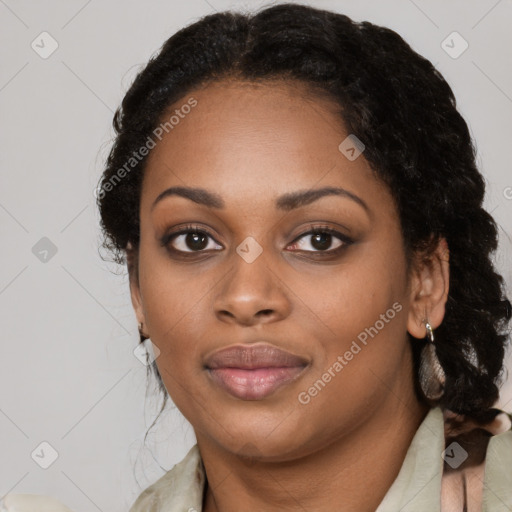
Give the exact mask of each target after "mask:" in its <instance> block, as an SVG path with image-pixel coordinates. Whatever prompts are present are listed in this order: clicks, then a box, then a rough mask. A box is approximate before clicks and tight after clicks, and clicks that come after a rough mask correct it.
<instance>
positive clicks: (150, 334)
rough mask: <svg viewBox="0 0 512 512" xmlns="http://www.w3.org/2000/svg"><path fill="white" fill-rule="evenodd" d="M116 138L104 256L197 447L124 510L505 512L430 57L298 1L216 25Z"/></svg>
mask: <svg viewBox="0 0 512 512" xmlns="http://www.w3.org/2000/svg"><path fill="white" fill-rule="evenodd" d="M114 126H115V129H116V132H117V137H116V140H115V143H114V145H113V148H112V151H111V153H110V155H109V158H108V162H107V167H106V169H105V172H104V174H103V176H102V179H101V184H100V188H99V192H98V204H99V209H100V212H101V222H102V228H103V230H104V233H105V235H106V239H105V246H106V247H107V248H109V249H110V250H112V251H113V254H114V256H115V258H116V261H118V262H119V263H126V264H127V267H128V271H129V277H130V291H131V298H132V303H133V306H134V310H135V314H136V316H137V320H138V322H139V328H140V333H141V342H143V341H144V340H145V339H147V338H150V339H151V342H152V343H153V345H154V346H155V347H157V348H158V350H159V355H158V357H157V358H156V360H155V362H154V363H153V369H154V371H155V372H156V375H157V377H158V379H159V382H160V384H161V389H162V391H163V392H164V393H165V398H167V393H168V394H169V396H170V397H171V398H172V400H173V402H174V403H175V404H176V406H177V407H178V408H179V410H180V411H181V412H182V413H183V415H184V416H185V417H186V418H187V420H188V421H189V422H190V423H191V425H192V426H193V428H194V431H195V434H196V438H197V445H195V446H194V447H193V448H192V449H191V450H190V452H189V454H188V455H187V456H186V458H185V459H184V460H183V461H182V462H181V463H180V464H178V465H177V466H175V467H174V468H173V469H171V470H170V471H169V472H167V473H166V474H165V475H164V476H163V477H162V478H161V479H159V480H158V481H157V482H155V484H154V485H152V486H150V487H149V488H148V489H146V490H145V491H144V492H143V493H142V494H141V495H140V496H139V498H138V499H137V500H136V502H135V503H134V504H133V506H132V508H131V509H130V511H131V512H142V511H145V512H146V511H164V510H165V511H168V512H178V511H179V512H182V511H194V510H197V511H200V510H202V511H205V512H214V511H218V512H225V511H232V510H247V511H253V510H265V511H278V510H279V511H281V510H290V511H291V510H319V511H320V510H321V511H334V510H336V511H338V510H346V511H358V512H361V511H368V512H370V511H375V510H377V511H378V512H396V511H397V510H402V511H414V512H422V511H425V512H427V511H428V512H435V511H439V510H442V511H443V512H446V511H450V512H451V511H462V510H469V511H476V510H488V511H506V510H512V474H511V472H510V467H509V465H510V464H511V463H512V431H510V420H509V418H508V417H507V415H505V414H499V413H500V411H499V410H497V409H494V408H493V405H494V404H495V402H496V400H497V398H498V393H499V391H498V385H499V384H500V382H501V380H502V373H503V358H504V347H505V344H506V340H507V324H508V320H509V319H510V316H511V307H510V302H509V301H508V300H507V298H506V297H505V294H504V291H503V279H502V277H501V276H500V275H499V274H498V273H497V271H496V269H495V268H494V266H493V263H492V261H491V256H492V254H493V252H494V251H495V249H496V246H497V230H496V225H495V222H494V221H493V219H492V217H491V216H490V215H489V214H488V213H487V212H486V211H485V210H484V209H483V208H482V202H483V197H484V181H483V178H482V176H481V174H480V173H479V171H478V169H477V167H476V164H475V150H474V147H473V145H472V141H471V138H470V135H469V132H468V127H467V125H466V123H465V122H464V120H463V118H462V117H461V115H460V114H459V112H458V111H457V109H456V104H455V99H454V97H453V94H452V91H451V89H450V87H449V86H448V84H447V83H446V82H445V80H444V79H443V78H442V77H441V75H440V74H439V72H438V71H437V70H435V69H434V67H433V66H432V64H431V63H430V62H429V61H428V60H426V59H424V58H422V57H421V56H419V55H418V54H416V53H415V52H414V51H413V50H412V49H411V48H410V47H409V46H408V45H407V44H406V43H405V42H404V41H403V39H402V38H401V37H400V36H398V35H397V34H396V33H395V32H393V31H391V30H389V29H387V28H383V27H379V26H376V25H373V24H371V23H368V22H361V23H357V22H353V21H352V20H350V19H349V18H348V17H346V16H343V15H340V14H335V13H331V12H328V11H322V10H318V9H314V8H310V7H306V6H300V5H293V4H285V5H279V6H275V7H270V8H268V9H265V10H262V11H261V12H259V13H257V14H255V15H252V16H245V15H242V14H234V13H227V12H226V13H217V14H214V15H210V16H206V17H205V18H203V19H201V20H200V21H198V22H197V23H194V24H193V25H191V26H189V27H187V28H185V29H183V30H181V31H180V32H178V33H177V34H175V35H174V36H172V37H171V38H170V39H169V40H168V41H167V42H166V43H165V44H164V45H163V47H162V49H161V51H160V53H159V54H158V55H157V56H155V57H154V58H153V59H152V60H151V61H150V62H149V63H148V65H147V66H146V67H145V69H144V70H142V71H141V72H140V73H139V75H138V76H137V78H136V79H135V81H134V83H133V85H132V86H131V88H130V90H129V91H128V93H127V94H126V96H125V98H124V100H123V102H122V106H121V107H120V109H119V110H118V111H117V113H116V115H115V119H114ZM164 403H165V402H164Z"/></svg>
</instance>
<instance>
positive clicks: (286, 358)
mask: <svg viewBox="0 0 512 512" xmlns="http://www.w3.org/2000/svg"><path fill="white" fill-rule="evenodd" d="M307 364H308V361H307V360H306V359H304V358H303V357H300V356H297V355H295V354H292V353H291V352H288V351H286V350H283V349H280V348H277V347H276V346H274V345H270V344H268V343H266V342H263V343H258V344H254V345H243V344H241V345H230V346H229V347H226V348H223V349H220V350H217V351H215V352H214V353H213V354H212V355H211V356H209V357H208V358H207V359H206V362H205V366H206V367H207V368H209V369H216V368H241V369H245V370H253V369H256V368H283V367H296V366H306V365H307Z"/></svg>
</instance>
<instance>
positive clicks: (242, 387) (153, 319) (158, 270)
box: [132, 82, 416, 460]
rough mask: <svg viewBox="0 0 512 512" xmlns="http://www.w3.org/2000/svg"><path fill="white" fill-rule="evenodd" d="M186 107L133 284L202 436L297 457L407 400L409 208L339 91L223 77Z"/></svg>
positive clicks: (177, 392) (150, 193)
mask: <svg viewBox="0 0 512 512" xmlns="http://www.w3.org/2000/svg"><path fill="white" fill-rule="evenodd" d="M190 98H193V100H191V99H190ZM194 100H195V102H197V103H195V102H194ZM187 102H188V103H187ZM185 104H189V105H192V104H194V105H195V106H193V108H182V106H183V105H185ZM176 109H177V110H178V112H175V111H176ZM187 112H188V113H187ZM174 113H176V115H177V116H178V117H179V121H178V122H176V119H177V118H176V119H174V121H173V124H172V129H170V128H169V126H170V125H168V126H167V131H168V133H166V131H165V130H163V135H164V136H163V137H161V138H162V140H161V141H159V142H157V145H156V147H155V148H154V149H152V150H151V153H150V155H149V157H148V162H147V168H146V174H145V177H144V183H143V189H142V198H141V205H140V222H141V224H140V234H141V237H140V248H139V256H138V258H139V259H138V264H139V278H138V282H136V281H135V280H132V299H133V302H134V306H135V309H136V312H137V316H138V320H139V321H143V322H144V331H145V333H146V334H148V335H149V336H150V337H151V340H152V342H153V343H154V344H155V345H156V346H157V347H158V348H159V349H160V351H161V354H160V356H159V357H158V358H157V360H156V362H157V364H158V368H159V371H160V373H161V376H162V378H163V381H164V383H165V386H166V388H167V390H168V392H169V394H170V396H171V398H172V400H173V401H174V403H175V404H176V405H177V407H178V408H179V409H180V410H181V412H182V413H183V414H184V416H185V417H186V418H187V419H188V420H189V421H190V423H191V424H192V425H193V427H194V429H195V431H196V434H197V436H198V439H205V440H206V439H207V440H209V442H213V443H215V444H216V445H217V446H219V447H221V448H223V449H225V450H228V451H229V452H231V453H238V454H242V455H244V454H245V455H254V454H259V455H261V456H262V457H269V458H270V457H272V458H273V459H275V460H278V459H281V460H286V459H292V458H294V457H298V456H300V455H303V454H305V453H308V452H313V451H315V450H317V449H319V448H320V447H322V446H326V445H328V444H329V443H331V442H332V441H333V440H334V439H337V438H340V437H342V436H344V435H349V434H350V433H351V432H352V431H353V430H354V429H355V428H357V427H358V426H359V425H361V424H362V423H363V422H365V421H367V420H368V419H369V418H370V417H373V416H375V415H378V414H384V411H388V413H392V412H393V411H397V410H398V409H400V408H401V407H404V403H405V402H407V401H408V400H410V399H411V397H412V396H413V395H412V386H413V377H412V363H411V355H410V348H409V343H408V340H407V336H406V332H407V327H408V319H409V317H410V316H411V315H412V308H411V298H410V297H411V284H410V283H409V281H408V279H407V272H406V261H405V254H404V246H403V240H402V236H401V232H400V224H399V218H398V216H397V211H396V209H395V206H394V202H393V200H392V197H391V195H390V193H389V191H388V190H387V188H386V187H385V186H384V185H383V184H382V182H380V181H379V180H377V179H376V178H375V176H374V174H373V173H372V171H371V169H370V167H369V165H368V163H367V161H366V160H365V158H364V152H363V153H362V154H361V155H360V156H357V155H358V151H357V147H355V146H354V143H353V142H352V141H351V140H350V139H348V140H347V136H348V135H349V133H347V132H346V131H345V129H344V127H343V126H342V123H341V122H340V119H339V115H337V114H336V112H335V106H334V105H333V104H331V103H329V102H328V100H326V99H319V98H316V97H314V96H312V95H308V94H307V93H306V91H305V90H304V89H302V88H301V86H299V85H290V84H289V85H276V84H275V83H273V84H271V83H267V84H264V85H262V84H260V85H258V86H256V85H254V84H241V83H235V82H231V83H228V82H224V83H217V84H213V85H209V86H207V87H206V88H204V89H200V90H196V91H193V92H192V93H190V94H189V95H187V96H186V97H185V98H184V99H183V100H182V101H181V102H178V103H176V104H175V105H173V107H172V112H170V114H169V116H167V117H170V116H171V114H174ZM161 131H162V130H161ZM158 133H160V132H158ZM340 144H341V146H340ZM340 148H341V149H340ZM351 148H352V149H351ZM174 187H178V189H175V192H174V193H173V192H172V190H170V189H173V188H174ZM166 191H167V192H166ZM165 192H166V193H165ZM312 229H316V230H317V231H318V233H316V234H315V233H313V234H312V233H311V230H312ZM326 230H327V231H326ZM184 232H185V233H184ZM187 232H188V234H187ZM415 321H416V320H415ZM224 349H227V351H226V350H224Z"/></svg>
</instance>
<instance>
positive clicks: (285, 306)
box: [214, 254, 291, 326]
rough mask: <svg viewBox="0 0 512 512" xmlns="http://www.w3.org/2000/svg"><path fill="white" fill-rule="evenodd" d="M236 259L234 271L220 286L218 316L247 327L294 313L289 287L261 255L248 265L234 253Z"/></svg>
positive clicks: (227, 321)
mask: <svg viewBox="0 0 512 512" xmlns="http://www.w3.org/2000/svg"><path fill="white" fill-rule="evenodd" d="M233 260H234V261H233V268H232V270H231V271H229V272H228V274H227V276H226V278H225V279H223V280H222V281H221V283H220V284H219V286H220V289H219V291H218V293H217V295H216V296H215V299H214V309H215V315H216V317H217V318H218V319H219V320H221V321H222V322H226V323H233V324H240V325H244V326H250V325H256V324H258V323H270V322H276V321H279V320H282V319H284V318H286V317H287V316H288V315H289V314H290V311H291V303H290V300H289V298H288V295H287V293H286V291H287V290H286V286H285V285H284V284H283V282H282V280H281V279H280V277H279V276H278V274H277V269H276V268H274V269H273V268H272V267H271V264H270V262H269V261H268V260H267V258H264V257H262V256H259V257H258V258H257V259H256V260H255V261H253V262H252V263H248V262H247V261H245V260H244V259H243V258H241V257H240V256H239V255H238V254H235V255H234V256H233ZM274 267H275V266H274Z"/></svg>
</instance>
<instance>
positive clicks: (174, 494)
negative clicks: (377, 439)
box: [129, 407, 512, 512]
mask: <svg viewBox="0 0 512 512" xmlns="http://www.w3.org/2000/svg"><path fill="white" fill-rule="evenodd" d="M444 449H445V434H444V419H443V412H442V410H441V409H440V408H439V407H435V408H433V409H431V410H430V411H429V412H428V414H427V415H426V416H425V418H424V420H423V422H422V423H421V425H420V426H419V428H418V430H417V432H416V434H415V436H414V438H413V440H412V442H411V444H410V446H409V449H408V451H407V454H406V456H405V459H404V462H403V464H402V467H401V469H400V472H399V473H398V476H397V477H396V479H395V481H394V482H393V484H392V485H391V487H390V488H389V490H388V492H387V493H386V496H384V499H383V500H382V502H381V503H380V505H379V507H378V508H377V510H376V512H398V511H400V512H441V477H442V473H443V464H444V459H443V452H444ZM453 456H454V457H457V456H460V454H458V453H457V452H455V454H453ZM204 485H205V472H204V467H203V464H202V462H201V456H200V454H199V450H198V447H197V445H194V446H193V447H192V448H191V449H190V451H189V452H188V454H187V456H186V457H185V458H184V459H183V460H182V461H181V462H180V463H179V464H177V465H176V466H174V468H173V469H171V470H170V471H168V472H167V473H166V474H165V475H164V476H162V477H161V478H160V479H159V480H157V481H156V482H155V483H154V484H153V485H151V486H150V487H148V488H147V489H146V490H145V491H144V492H143V493H142V494H141V495H140V496H139V497H138V498H137V500H136V501H135V503H134V504H133V506H132V507H131V508H130V511H129V512H164V511H165V512H201V511H202V500H203V491H204ZM483 487H484V489H483V506H482V512H512V431H511V430H509V431H507V432H504V433H502V434H499V435H496V436H493V437H491V439H490V441H489V445H488V448H487V455H486V462H485V477H484V484H483ZM443 512H445V511H443ZM446 512H463V511H462V510H460V511H459V510H457V511H455V510H450V511H446Z"/></svg>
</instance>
